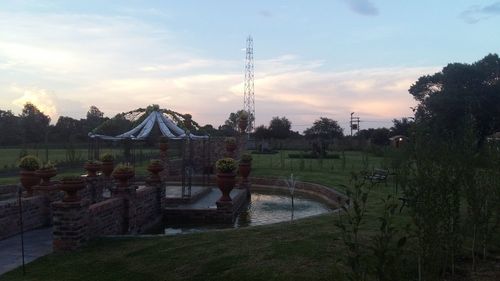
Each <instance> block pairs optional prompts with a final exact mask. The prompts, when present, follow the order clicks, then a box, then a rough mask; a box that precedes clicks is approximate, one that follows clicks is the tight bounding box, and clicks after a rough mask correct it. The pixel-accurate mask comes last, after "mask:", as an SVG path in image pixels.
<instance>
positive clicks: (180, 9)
mask: <svg viewBox="0 0 500 281" xmlns="http://www.w3.org/2000/svg"><path fill="white" fill-rule="evenodd" d="M499 26H500V1H491V0H489V1H486V0H485V1H481V0H475V1H473V0H469V1H464V0H447V1H444V0H443V1H435V0H420V1H394V0H378V1H377V0H371V1H370V0H325V1H319V0H318V1H305V0H304V1H291V0H287V1H278V0H276V1H264V0H262V1H237V0H218V1H201V0H199V1H190V0H184V1H174V0H172V1H139V0H137V1H78V2H77V1H41V0H36V1H35V0H32V1H28V0H24V1H23V0H18V1H8V0H2V1H1V2H0V109H3V110H5V109H10V110H12V111H14V112H15V113H19V112H20V109H21V107H22V105H23V104H24V103H25V102H27V101H31V102H33V103H34V104H36V105H37V106H38V107H39V108H40V109H42V110H43V111H44V112H45V113H47V114H49V115H50V116H51V117H52V119H53V121H56V120H57V118H58V116H61V115H64V116H72V117H74V118H81V117H83V116H85V113H86V111H87V110H88V108H89V107H90V106H91V105H96V106H98V107H99V108H100V109H101V110H102V111H103V112H104V113H105V114H106V116H110V117H111V116H113V115H114V114H116V113H119V112H123V111H129V110H133V109H135V108H139V107H146V106H147V105H149V104H153V103H155V104H159V105H160V106H162V107H164V108H169V109H173V110H175V111H178V112H183V113H191V114H192V115H193V119H195V120H196V121H198V122H200V123H201V124H206V123H210V124H213V125H216V126H217V125H220V124H222V123H223V122H224V120H225V119H226V118H227V116H228V115H229V113H230V112H233V111H236V110H238V109H241V108H242V106H243V80H244V58H245V52H244V48H245V39H246V37H247V36H248V35H249V34H251V35H252V36H253V38H254V53H255V103H256V105H255V107H256V117H257V121H256V123H257V125H258V124H267V123H268V122H269V120H270V119H271V117H272V116H287V117H288V118H289V119H290V120H291V121H292V123H293V125H294V126H293V129H295V130H298V131H302V130H304V129H305V128H307V127H308V126H310V125H311V124H312V122H313V121H314V120H315V119H317V118H319V117H320V116H324V117H329V118H332V119H335V120H338V121H339V122H340V123H341V124H342V125H343V126H346V125H347V122H348V119H349V113H350V112H352V111H354V112H356V113H357V114H358V115H359V116H360V117H361V120H363V121H364V122H363V123H362V125H361V127H362V128H367V127H377V126H390V124H391V122H390V120H391V119H392V118H400V117H404V116H410V115H411V109H410V107H411V106H414V102H413V100H412V98H411V96H410V95H409V94H408V88H409V86H410V85H411V84H412V83H413V82H415V80H416V79H417V78H418V77H420V76H422V75H425V74H432V73H434V72H436V71H438V70H440V69H441V68H442V67H443V66H445V65H446V64H447V63H449V62H467V63H470V62H474V61H476V60H479V59H481V58H482V57H484V56H485V55H487V54H488V53H498V52H499V51H500V36H499V33H498V27H499Z"/></svg>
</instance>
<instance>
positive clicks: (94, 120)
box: [86, 105, 105, 131]
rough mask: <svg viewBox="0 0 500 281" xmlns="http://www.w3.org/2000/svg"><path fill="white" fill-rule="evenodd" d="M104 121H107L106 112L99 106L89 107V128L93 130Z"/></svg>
mask: <svg viewBox="0 0 500 281" xmlns="http://www.w3.org/2000/svg"><path fill="white" fill-rule="evenodd" d="M104 121H105V119H104V113H103V112H102V111H101V110H99V108H97V106H95V105H92V106H91V107H90V108H89V111H87V121H86V123H87V124H86V125H87V126H86V127H87V130H89V131H91V130H93V129H95V128H97V127H98V126H99V125H101V124H102V123H103V122H104Z"/></svg>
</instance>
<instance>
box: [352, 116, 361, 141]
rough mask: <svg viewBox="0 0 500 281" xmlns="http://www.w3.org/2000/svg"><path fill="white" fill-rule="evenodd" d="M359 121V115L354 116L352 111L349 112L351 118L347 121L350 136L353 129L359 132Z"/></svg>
mask: <svg viewBox="0 0 500 281" xmlns="http://www.w3.org/2000/svg"><path fill="white" fill-rule="evenodd" d="M359 122H361V120H360V119H359V116H354V112H351V120H350V121H349V127H350V128H351V137H352V131H353V130H354V131H356V132H358V133H359Z"/></svg>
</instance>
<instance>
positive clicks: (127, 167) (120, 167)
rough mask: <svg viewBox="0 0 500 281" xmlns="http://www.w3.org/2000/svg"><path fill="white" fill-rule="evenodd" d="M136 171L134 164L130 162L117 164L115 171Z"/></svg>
mask: <svg viewBox="0 0 500 281" xmlns="http://www.w3.org/2000/svg"><path fill="white" fill-rule="evenodd" d="M133 172H134V166H132V165H130V164H128V163H127V164H119V165H118V166H116V168H115V170H114V171H113V173H133Z"/></svg>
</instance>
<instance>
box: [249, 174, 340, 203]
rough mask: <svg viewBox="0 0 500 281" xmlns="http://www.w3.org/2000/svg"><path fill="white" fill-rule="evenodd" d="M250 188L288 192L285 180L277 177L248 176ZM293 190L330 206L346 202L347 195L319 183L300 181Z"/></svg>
mask: <svg viewBox="0 0 500 281" xmlns="http://www.w3.org/2000/svg"><path fill="white" fill-rule="evenodd" d="M249 180H250V182H251V183H252V185H251V190H259V189H262V190H270V189H275V190H280V191H284V192H288V186H287V184H286V181H285V180H283V179H277V178H250V179H249ZM295 192H296V193H302V194H305V195H310V196H313V197H315V198H318V199H321V200H322V201H323V202H324V203H326V204H328V205H329V206H330V207H332V208H339V207H340V206H343V205H344V204H345V203H346V200H347V196H346V195H344V194H342V193H340V192H338V191H337V190H335V189H333V188H331V187H327V186H324V185H321V184H316V183H310V182H300V181H298V182H297V184H296V185H295Z"/></svg>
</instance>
